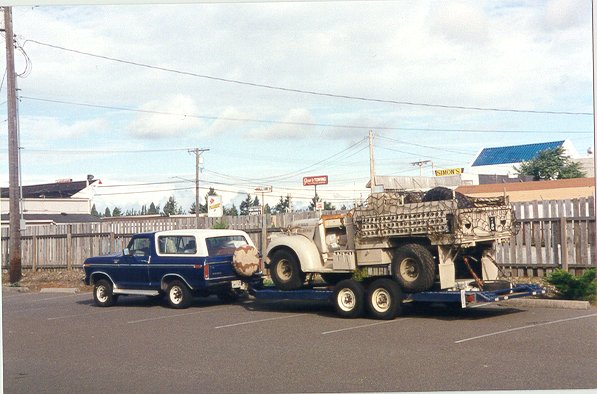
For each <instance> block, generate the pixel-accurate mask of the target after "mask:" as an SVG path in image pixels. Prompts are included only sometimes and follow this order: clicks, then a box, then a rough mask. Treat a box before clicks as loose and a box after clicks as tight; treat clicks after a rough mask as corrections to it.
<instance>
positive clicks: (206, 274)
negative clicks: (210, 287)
mask: <svg viewBox="0 0 597 394" xmlns="http://www.w3.org/2000/svg"><path fill="white" fill-rule="evenodd" d="M203 277H204V278H205V279H209V265H208V264H207V263H205V265H204V266H203Z"/></svg>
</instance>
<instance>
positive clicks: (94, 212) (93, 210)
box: [91, 204, 101, 218]
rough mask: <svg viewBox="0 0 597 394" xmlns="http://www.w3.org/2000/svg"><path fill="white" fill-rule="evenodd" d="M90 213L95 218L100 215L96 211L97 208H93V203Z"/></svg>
mask: <svg viewBox="0 0 597 394" xmlns="http://www.w3.org/2000/svg"><path fill="white" fill-rule="evenodd" d="M91 214H92V215H93V216H95V217H97V218H98V217H100V216H101V215H100V214H99V212H98V211H97V208H95V204H93V206H92V207H91Z"/></svg>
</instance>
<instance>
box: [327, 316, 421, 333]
mask: <svg viewBox="0 0 597 394" xmlns="http://www.w3.org/2000/svg"><path fill="white" fill-rule="evenodd" d="M405 320H410V317H405V318H403V319H395V320H384V321H379V322H376V323H370V324H363V325H360V326H354V327H346V328H340V329H338V330H332V331H324V332H322V333H321V335H327V334H335V333H337V332H343V331H349V330H358V329H360V328H369V327H374V326H379V325H380V324H388V323H396V322H402V321H405Z"/></svg>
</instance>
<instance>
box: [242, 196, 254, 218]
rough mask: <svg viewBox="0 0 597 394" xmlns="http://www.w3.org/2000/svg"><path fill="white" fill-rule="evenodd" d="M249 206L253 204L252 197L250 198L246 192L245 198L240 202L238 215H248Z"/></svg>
mask: <svg viewBox="0 0 597 394" xmlns="http://www.w3.org/2000/svg"><path fill="white" fill-rule="evenodd" d="M251 206H253V199H252V198H251V195H250V194H247V198H245V199H244V201H243V202H241V203H240V215H241V216H246V215H248V214H249V208H251Z"/></svg>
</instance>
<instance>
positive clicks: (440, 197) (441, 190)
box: [421, 186, 473, 208]
mask: <svg viewBox="0 0 597 394" xmlns="http://www.w3.org/2000/svg"><path fill="white" fill-rule="evenodd" d="M453 198H454V199H456V203H457V205H458V208H471V207H472V206H473V204H472V203H471V201H470V200H469V199H468V197H467V196H465V195H464V194H462V193H460V192H453V191H452V189H448V188H447V187H443V186H438V187H434V188H433V189H430V190H429V191H427V193H425V195H423V198H422V199H421V202H429V201H444V200H451V199H453Z"/></svg>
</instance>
